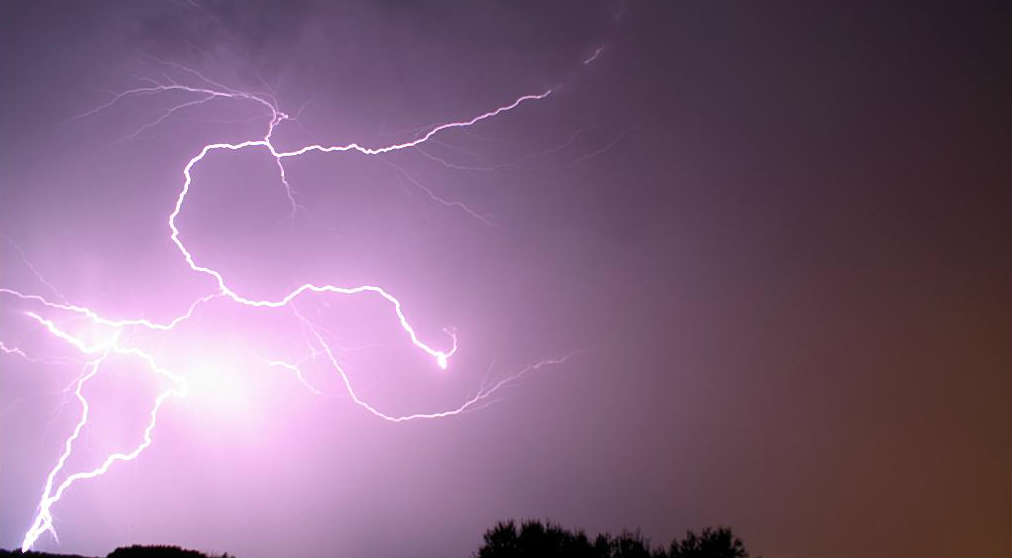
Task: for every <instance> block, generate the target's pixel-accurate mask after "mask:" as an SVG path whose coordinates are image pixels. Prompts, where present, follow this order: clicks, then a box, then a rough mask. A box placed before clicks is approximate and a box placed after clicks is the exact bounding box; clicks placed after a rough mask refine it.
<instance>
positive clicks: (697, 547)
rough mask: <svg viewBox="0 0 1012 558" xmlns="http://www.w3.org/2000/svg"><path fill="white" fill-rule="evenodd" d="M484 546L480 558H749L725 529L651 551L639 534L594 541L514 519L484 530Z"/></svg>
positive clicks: (707, 531) (690, 535)
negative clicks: (535, 557) (518, 524)
mask: <svg viewBox="0 0 1012 558" xmlns="http://www.w3.org/2000/svg"><path fill="white" fill-rule="evenodd" d="M484 539H485V544H484V545H482V547H481V548H480V549H478V552H477V554H476V556H477V557H478V558H514V557H516V558H523V557H528V556H531V557H533V556H538V557H541V556H559V557H562V558H744V557H746V556H748V553H746V552H745V546H744V545H743V544H742V542H741V539H738V538H737V537H734V536H733V535H732V534H731V530H730V529H728V528H725V527H721V528H718V529H709V528H707V529H703V532H702V534H700V535H696V534H695V533H693V532H692V531H689V532H687V533H686V535H685V538H684V539H682V540H678V539H677V538H676V539H675V540H673V541H671V545H670V546H669V547H668V548H667V549H664V548H662V547H658V548H651V547H650V541H649V539H647V538H645V537H643V535H642V534H640V532H639V531H638V530H637V531H624V532H622V533H621V534H620V535H618V536H617V537H612V536H611V535H608V534H607V533H602V534H600V535H598V536H597V537H596V538H594V541H593V542H591V541H590V539H589V538H588V537H587V535H586V533H584V532H583V531H580V530H577V531H576V532H571V531H568V530H566V529H563V528H562V527H560V526H559V525H557V524H554V523H552V522H545V523H542V522H541V521H537V520H528V521H524V522H523V523H521V524H520V528H519V530H518V529H517V524H516V522H514V521H513V520H509V521H501V522H499V523H496V525H495V526H494V527H492V528H491V529H489V530H487V531H485V536H484Z"/></svg>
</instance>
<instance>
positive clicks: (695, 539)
mask: <svg viewBox="0 0 1012 558" xmlns="http://www.w3.org/2000/svg"><path fill="white" fill-rule="evenodd" d="M668 556H669V557H670V558H742V557H744V556H748V553H747V552H745V545H744V544H743V543H742V542H741V539H739V538H738V537H735V536H734V535H732V534H731V530H730V529H728V528H727V527H720V528H718V529H716V530H713V529H710V528H709V527H707V528H706V529H703V533H702V534H701V535H699V536H696V534H695V533H693V532H692V531H688V532H687V533H686V534H685V538H684V539H682V540H681V542H679V541H678V539H675V540H673V541H671V548H670V549H669V550H668Z"/></svg>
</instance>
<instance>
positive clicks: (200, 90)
mask: <svg viewBox="0 0 1012 558" xmlns="http://www.w3.org/2000/svg"><path fill="white" fill-rule="evenodd" d="M168 65H170V66H172V67H174V68H177V69H179V70H180V71H182V72H185V73H187V74H189V75H191V76H194V77H195V78H196V79H197V80H199V81H200V84H198V85H186V84H180V83H176V82H175V81H173V80H172V79H170V78H167V81H168V82H167V83H160V82H156V81H154V80H146V82H147V83H148V84H149V85H148V86H146V87H140V88H134V89H130V90H127V91H124V92H122V93H119V94H117V95H115V96H114V97H113V98H112V99H111V100H110V101H108V102H107V103H105V104H103V105H100V106H98V107H96V108H95V109H93V110H91V111H88V112H87V113H84V114H82V115H79V117H86V116H90V115H92V114H95V113H98V112H100V111H102V110H104V109H107V108H109V107H111V106H113V105H114V104H116V103H117V102H119V101H120V100H122V99H124V98H126V97H130V96H135V95H154V94H160V93H168V92H182V93H185V94H196V95H198V96H199V97H198V98H197V99H196V100H191V101H187V102H184V103H180V104H177V105H175V106H173V107H171V108H169V109H168V110H166V111H165V112H164V113H163V114H162V115H160V116H159V117H158V118H157V119H155V120H153V121H151V122H148V123H146V124H145V125H143V126H142V127H141V128H140V129H138V130H137V131H135V133H134V134H132V135H130V136H127V138H124V139H129V138H131V137H136V136H137V135H138V134H140V133H142V132H144V131H145V130H146V129H148V128H151V127H153V126H156V125H158V124H160V123H161V122H163V121H165V120H166V119H168V118H169V117H171V116H172V115H174V114H176V113H178V112H180V111H182V110H184V109H187V108H191V107H195V106H198V105H202V104H206V103H210V102H212V101H215V100H220V99H230V100H245V101H250V102H253V103H256V104H258V105H259V106H261V107H262V108H264V109H266V110H267V112H268V113H269V120H268V124H267V129H266V132H265V134H264V136H263V137H262V138H258V139H251V140H247V141H243V142H239V143H214V144H209V145H205V146H204V147H203V148H201V149H200V150H199V152H198V153H197V154H196V155H195V156H193V157H192V158H191V159H190V160H189V161H188V162H187V163H186V165H185V166H184V167H183V176H184V181H183V185H182V189H181V191H180V193H179V195H178V197H177V198H176V203H175V205H174V207H173V209H172V211H171V213H170V214H169V217H168V226H169V230H170V233H171V234H170V237H169V238H170V240H171V241H172V243H173V244H174V245H175V246H176V248H177V249H178V250H179V252H180V253H181V254H182V256H183V259H184V260H185V262H186V263H187V265H188V266H189V268H190V269H191V270H193V271H195V272H199V273H202V274H205V275H208V276H210V277H212V278H213V279H214V280H215V282H216V283H217V291H216V292H214V293H211V294H208V295H205V296H203V297H200V298H198V299H197V300H195V301H194V302H193V303H192V304H191V305H190V306H189V308H188V309H187V311H186V312H184V313H183V314H181V315H179V316H177V317H175V318H172V319H171V320H168V321H166V322H156V321H151V320H148V319H144V318H132V319H112V318H107V317H105V316H102V315H101V314H100V313H99V312H97V311H95V310H93V309H91V308H88V307H85V306H79V305H74V304H71V303H69V302H67V301H66V300H65V299H64V302H62V303H57V302H52V301H49V300H48V299H46V298H45V297H42V296H40V295H35V294H26V293H22V292H20V291H17V290H14V289H9V288H0V295H9V296H13V297H17V298H18V299H20V300H22V301H24V302H27V303H33V304H38V305H40V306H42V307H44V308H46V309H48V310H53V311H61V312H69V313H72V314H76V315H77V316H79V317H83V318H85V319H87V320H88V321H90V322H91V323H92V324H95V325H99V326H104V327H107V328H110V329H111V330H112V332H111V333H110V335H109V336H108V337H107V338H106V339H105V340H104V341H102V342H99V343H94V342H92V343H89V342H88V341H87V340H85V339H83V338H81V337H78V336H76V335H74V334H73V333H72V332H69V331H67V330H66V329H64V328H61V327H60V326H59V325H58V324H57V323H56V322H55V321H53V320H50V319H47V318H44V317H43V316H41V315H40V314H38V313H36V312H33V311H28V312H25V315H26V316H28V317H29V318H31V319H32V320H34V321H35V322H37V323H38V324H39V325H41V326H42V327H43V328H44V329H45V330H46V331H47V332H49V333H50V334H51V335H52V336H54V337H56V338H57V339H60V340H62V341H64V342H66V343H68V344H70V345H72V346H73V347H75V348H76V349H77V350H78V351H80V352H81V353H83V354H85V355H90V356H94V355H98V356H97V358H93V359H92V360H89V361H88V362H87V364H86V368H85V373H84V374H82V375H81V377H80V378H79V379H78V380H77V382H76V386H75V390H74V393H75V396H76V397H77V399H78V401H79V402H80V404H81V416H80V419H79V420H78V422H77V423H76V425H75V427H74V429H73V431H72V433H71V434H70V436H69V437H68V438H67V439H66V441H65V443H64V450H63V452H62V453H61V454H60V457H59V458H58V459H57V462H56V464H55V465H54V467H53V468H52V469H51V470H50V472H49V474H48V475H47V477H46V482H45V485H44V487H43V492H42V496H41V498H40V501H39V505H38V510H37V514H36V516H35V519H34V520H33V522H32V525H31V527H30V528H29V529H28V531H27V532H26V534H25V537H24V539H23V541H22V545H21V548H22V551H27V550H29V549H30V548H31V547H32V546H33V545H34V544H35V542H36V541H37V540H38V537H39V536H41V535H42V534H43V533H45V532H49V533H51V534H52V535H53V536H54V537H56V531H55V529H54V527H53V515H52V507H53V506H54V505H55V504H56V503H57V502H58V501H59V500H60V498H61V497H62V496H63V494H64V493H65V491H66V490H67V489H68V488H70V486H71V485H72V484H74V483H75V482H76V481H78V480H85V479H90V478H94V477H97V476H100V475H102V474H104V473H105V472H106V471H108V470H109V468H110V467H111V466H112V465H113V464H114V463H116V462H119V461H131V460H133V459H136V458H137V456H139V455H140V454H141V452H143V451H144V449H146V448H147V447H148V446H150V445H151V443H152V433H153V430H154V428H155V426H156V424H157V417H158V412H159V410H160V409H161V407H162V405H163V403H164V402H165V401H166V399H167V398H168V397H170V396H174V395H175V396H182V395H185V393H186V390H187V386H186V381H185V378H183V377H181V376H179V375H177V374H175V373H173V372H171V371H169V370H167V369H165V368H163V367H162V366H160V365H159V364H158V363H157V362H156V360H155V358H154V357H153V356H152V355H151V354H149V353H147V352H145V351H143V350H141V349H140V348H137V347H128V346H124V345H123V344H121V342H120V339H121V337H122V334H123V333H124V332H125V331H128V330H131V329H136V328H143V329H147V330H153V331H167V330H172V329H174V328H175V327H176V326H178V325H179V324H181V323H182V322H183V321H185V320H187V319H189V318H190V317H192V316H193V314H194V312H195V311H196V310H197V308H198V307H199V306H201V305H202V304H204V303H207V302H209V301H210V300H212V299H214V298H217V297H224V298H227V299H229V300H231V301H233V302H235V303H238V304H241V305H243V306H249V307H261V308H280V307H287V306H289V305H291V304H292V303H293V302H294V301H295V299H296V298H297V297H299V296H300V295H301V294H303V293H306V292H312V293H334V294H343V295H355V294H365V293H371V294H375V295H378V296H379V297H381V298H383V299H384V300H385V301H386V302H387V303H389V304H390V305H391V306H392V307H393V311H394V314H395V315H396V316H397V320H398V323H399V325H400V327H401V329H402V330H403V331H404V332H405V333H406V334H407V336H408V337H409V339H410V341H411V343H412V344H413V345H414V346H415V347H416V348H417V349H419V350H421V351H422V352H424V353H425V354H427V355H428V356H429V357H431V358H433V359H435V361H436V364H437V366H439V368H441V369H444V370H445V369H446V368H447V367H448V365H449V359H450V358H451V357H452V356H453V355H454V354H455V353H456V351H457V337H456V334H455V333H454V332H453V330H451V329H445V330H444V331H445V332H446V333H447V334H448V336H449V337H450V346H449V348H447V349H437V348H434V347H433V346H431V345H429V344H427V343H425V342H423V341H422V340H421V339H420V338H419V336H418V334H417V332H416V330H415V329H414V327H413V326H412V325H411V323H410V322H409V321H408V319H407V317H406V315H405V314H404V312H403V309H402V304H401V301H400V300H399V299H397V298H396V297H394V296H393V295H392V294H391V293H389V292H388V291H387V290H385V289H384V288H382V287H380V286H377V285H359V286H354V287H343V286H337V285H329V284H326V285H316V284H312V283H305V284H303V285H301V286H299V287H297V288H296V289H294V290H292V291H290V292H288V293H287V294H285V295H284V296H281V297H279V298H276V299H252V298H248V297H245V296H243V295H241V294H239V293H238V292H237V291H235V290H233V289H232V288H231V287H229V286H228V284H227V282H226V280H225V278H224V276H223V275H222V274H221V273H220V272H218V271H217V270H215V269H214V268H212V267H210V266H207V265H204V264H198V263H197V261H196V258H195V257H194V255H193V253H192V252H191V251H190V250H189V248H187V246H186V245H185V244H184V243H183V241H182V239H181V232H180V230H179V228H178V227H177V225H176V219H177V217H178V216H179V214H180V213H181V212H182V210H183V207H184V203H185V200H186V197H187V194H188V193H189V192H190V188H191V187H192V185H193V175H192V171H193V169H194V168H195V167H196V166H197V164H198V163H200V162H201V161H203V160H204V159H205V157H207V155H209V154H210V153H212V152H216V151H226V150H227V151H240V150H244V149H248V148H263V149H266V150H267V151H268V152H269V153H270V154H271V156H272V157H273V158H274V160H275V162H276V165H277V168H278V173H279V179H280V182H281V183H282V185H283V187H284V189H285V191H286V194H287V196H288V200H289V202H290V204H291V208H292V212H293V215H294V213H295V211H296V210H297V209H298V208H299V207H300V206H299V204H298V202H297V201H296V199H295V195H294V192H293V189H292V187H291V185H290V184H289V182H288V178H287V174H286V171H285V166H284V160H285V159H289V158H294V157H299V156H301V155H303V154H306V153H309V152H314V151H315V152H321V153H333V152H349V151H355V152H358V153H360V154H363V155H368V156H377V155H383V154H386V153H391V152H394V151H399V150H405V149H410V148H414V147H417V146H419V145H421V144H423V143H425V142H427V141H429V140H430V139H431V138H433V137H434V136H435V135H436V134H438V133H440V132H443V131H445V130H449V129H454V128H467V127H469V126H472V125H474V124H476V123H478V122H481V121H483V120H485V119H488V118H492V117H494V116H496V115H499V114H501V113H503V112H507V111H510V110H513V109H515V108H516V107H518V106H519V105H520V104H522V103H524V102H526V101H534V100H541V99H544V98H546V97H547V96H548V95H550V94H551V90H548V91H545V92H544V93H540V94H535V95H525V96H522V97H519V98H517V99H516V100H514V101H513V102H512V103H510V104H507V105H503V106H500V107H498V108H496V109H494V110H491V111H488V112H485V113H482V114H479V115H478V116H475V117H473V118H471V119H468V120H461V121H455V122H449V123H445V124H440V125H438V126H434V127H432V128H431V129H429V130H428V131H427V132H426V133H424V134H422V135H420V136H418V137H416V138H415V139H412V140H410V141H406V142H403V143H398V144H392V145H386V146H381V147H365V146H362V145H361V144H358V143H348V144H343V145H320V144H313V145H307V146H303V147H301V148H299V149H295V150H290V151H281V150H279V149H278V148H277V147H276V146H275V145H274V144H273V143H272V135H273V133H274V131H275V129H276V128H277V126H279V125H280V124H281V123H283V122H285V121H292V120H293V119H292V118H291V117H290V116H289V115H288V114H287V113H285V112H282V111H281V110H279V108H278V104H277V101H276V100H275V99H274V98H273V95H270V98H271V100H268V99H266V98H265V97H264V96H260V95H256V94H254V93H250V92H246V91H241V90H237V89H233V88H229V87H226V86H224V85H222V84H220V83H218V82H215V81H213V80H210V79H208V78H207V77H205V76H203V75H202V74H200V73H199V72H197V71H195V70H192V69H190V68H186V67H183V66H179V65H176V64H168ZM414 182H415V185H416V186H418V187H420V188H422V189H423V190H426V191H427V193H428V194H429V196H430V197H432V198H433V199H435V200H436V201H439V202H440V203H443V204H444V205H447V206H451V207H459V208H461V209H464V210H466V211H468V212H469V213H472V216H476V217H479V218H480V216H478V215H477V214H476V213H474V212H472V211H471V210H470V209H469V208H467V207H466V206H464V205H463V204H455V203H452V202H448V201H447V200H444V199H442V198H438V196H435V195H434V194H433V193H432V192H431V190H429V189H428V188H425V187H424V186H422V185H421V184H420V183H417V182H416V181H414ZM25 261H26V262H27V260H25ZM32 271H33V272H34V273H35V274H36V276H38V277H39V278H40V280H42V278H41V276H40V275H39V274H38V273H37V271H36V270H34V268H32ZM43 283H44V284H47V285H49V284H48V283H46V282H45V281H44V280H43ZM54 291H55V289H54ZM57 295H58V296H60V297H61V299H62V298H63V297H62V295H60V294H59V293H58V292H57ZM292 308H293V309H294V306H292ZM296 315H297V316H298V317H299V318H300V319H301V320H303V322H304V325H306V326H307V327H308V328H309V330H310V331H311V332H312V334H313V336H314V337H315V339H316V341H317V343H318V344H319V347H320V348H321V349H322V354H325V355H326V356H327V359H328V360H329V362H330V363H331V365H332V366H333V368H334V369H335V370H336V371H337V372H338V374H339V375H340V377H341V380H342V382H343V384H344V386H345V388H346V390H347V392H348V394H349V395H350V396H351V398H352V400H353V401H354V402H355V403H356V404H357V405H359V406H361V407H363V408H364V409H366V410H367V411H369V412H370V413H371V414H373V415H375V416H377V417H379V418H382V419H384V420H387V421H391V422H403V421H408V420H415V419H432V418H441V417H448V416H453V415H457V414H460V413H462V412H465V411H468V410H473V409H475V408H476V407H477V406H480V405H485V404H488V403H489V402H490V400H489V398H490V397H491V396H492V395H493V394H494V393H495V392H497V391H498V390H499V389H500V388H502V387H504V386H506V385H507V384H509V383H510V382H513V381H515V380H517V379H519V378H520V377H521V376H523V375H524V374H526V373H528V372H530V371H532V370H536V369H538V368H541V367H543V366H546V365H550V364H558V363H561V362H564V361H565V360H567V359H568V358H570V356H571V355H567V356H565V357H562V358H560V359H547V360H542V361H539V362H537V363H534V364H532V365H529V366H527V367H526V368H524V369H522V370H520V371H519V372H517V373H515V374H513V375H510V376H508V377H506V378H504V379H502V380H500V381H499V382H497V383H495V384H493V385H492V386H491V387H485V386H484V384H483V386H482V388H481V389H479V391H478V393H477V394H476V395H475V396H474V397H472V398H471V399H469V400H467V401H465V402H464V403H463V404H461V405H460V406H459V407H457V408H455V409H450V410H446V411H439V412H431V413H416V414H410V415H400V416H394V415H388V414H386V413H383V412H381V411H379V410H378V409H376V408H375V407H374V406H373V405H371V404H369V403H368V402H366V401H364V400H363V399H361V398H360V397H359V396H358V395H357V394H356V392H355V391H354V389H353V387H352V385H351V381H350V379H349V377H348V375H347V374H346V373H345V371H344V369H343V368H342V367H341V366H340V365H339V363H338V362H337V359H336V357H335V356H334V354H333V351H332V350H331V348H330V345H329V344H328V343H327V342H326V340H325V339H324V337H323V336H322V334H321V333H320V332H319V330H318V328H316V327H315V326H313V324H311V323H310V322H309V321H308V320H305V319H304V318H302V317H301V315H299V314H298V313H297V312H296ZM0 349H2V351H3V352H4V353H10V354H17V355H19V356H23V357H27V355H26V354H25V353H24V351H22V350H21V349H20V348H18V347H9V346H7V345H2V344H0ZM312 350H313V355H312V356H313V357H315V356H316V354H317V351H316V350H315V348H314V349H312ZM114 354H115V355H120V356H125V357H131V358H134V359H137V360H139V361H140V362H141V363H142V364H143V365H144V366H145V367H146V368H148V369H149V370H150V371H152V372H154V373H156V374H159V375H161V376H164V377H166V378H168V379H169V380H171V383H172V386H173V387H171V388H168V389H166V390H163V391H162V392H160V393H159V395H158V396H157V397H156V398H155V402H154V405H153V407H152V409H151V411H150V415H149V417H150V418H149V422H148V424H147V426H146V428H145V429H144V433H143V437H142V441H141V442H140V443H139V444H138V445H137V446H136V447H135V448H134V449H133V450H131V451H129V452H119V453H113V454H111V455H109V456H107V457H106V459H105V460H104V461H103V462H102V463H101V465H100V466H98V467H97V468H94V469H92V470H88V471H81V472H76V473H73V474H69V475H67V476H66V477H65V478H64V479H63V480H62V481H61V482H60V483H59V484H58V485H56V478H57V476H58V475H59V474H61V472H62V471H63V469H64V467H65V464H66V462H67V460H68V459H69V457H70V455H71V453H72V450H73V445H74V442H75V441H76V440H77V438H78V436H79V435H80V433H81V431H82V429H84V428H85V426H86V425H87V422H88V414H89V404H88V401H87V399H86V398H85V396H84V394H83V389H84V386H85V384H86V383H87V382H88V381H89V380H90V379H91V378H93V377H94V376H95V375H96V374H97V373H98V371H99V368H100V366H101V364H102V363H103V362H104V361H105V360H106V359H107V358H108V357H109V356H110V355H114ZM266 362H267V364H268V365H269V366H278V367H282V368H286V369H289V370H291V371H293V372H295V373H296V375H297V377H298V378H299V380H300V381H301V382H302V383H303V384H304V385H305V386H306V387H307V388H309V389H310V390H312V391H314V392H318V391H319V390H317V389H316V388H315V387H313V386H312V385H310V384H309V383H308V382H306V380H305V378H304V376H303V374H302V371H301V368H300V367H299V364H297V363H296V364H293V363H289V362H286V361H281V360H269V361H266ZM54 486H55V488H54Z"/></svg>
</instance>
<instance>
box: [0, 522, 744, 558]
mask: <svg viewBox="0 0 1012 558" xmlns="http://www.w3.org/2000/svg"><path fill="white" fill-rule="evenodd" d="M484 538H485V543H484V544H483V545H482V546H481V548H480V549H478V551H477V552H476V553H475V556H476V557H477V558H526V557H538V558H542V557H547V556H558V557H560V558H744V557H746V556H748V553H747V552H746V551H745V546H744V544H742V542H741V539H739V538H738V537H735V536H734V535H733V534H731V530H730V529H728V528H726V527H719V528H717V529H710V528H707V529H703V531H702V533H700V534H698V535H697V534H696V533H694V532H692V531H688V532H687V533H686V534H685V537H683V538H681V539H679V538H675V539H674V540H673V541H671V544H670V545H668V546H667V547H666V548H665V547H651V545H650V541H649V540H648V539H646V538H645V537H643V536H642V535H641V534H640V532H639V531H638V530H637V531H623V532H622V533H620V534H619V535H617V536H614V537H613V536H611V535H609V534H607V533H602V534H600V535H597V536H596V537H594V539H593V540H591V539H590V538H589V537H588V536H587V534H586V533H584V532H583V531H581V530H576V531H569V530H567V529H563V528H562V527H560V526H559V525H557V524H555V523H552V522H550V521H546V522H544V523H542V522H541V521H539V520H528V521H524V522H522V523H520V525H519V528H518V525H517V523H516V522H515V521H513V520H509V521H501V522H499V523H497V524H496V525H495V526H494V527H492V528H491V529H489V530H487V531H485V537H484ZM12 557H18V558H85V557H84V556H80V555H78V554H50V553H48V552H35V551H33V550H29V551H28V552H25V553H22V552H21V551H20V550H3V549H0V558H12ZM106 558H213V557H212V556H209V555H207V554H204V553H203V552H200V551H197V550H189V549H185V548H181V547H178V546H168V545H139V544H135V545H133V546H121V547H119V548H117V549H116V550H113V551H112V552H110V553H109V554H107V555H106ZM221 558H235V557H233V556H230V555H229V554H228V553H227V552H226V553H225V554H223V555H222V556H221Z"/></svg>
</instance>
